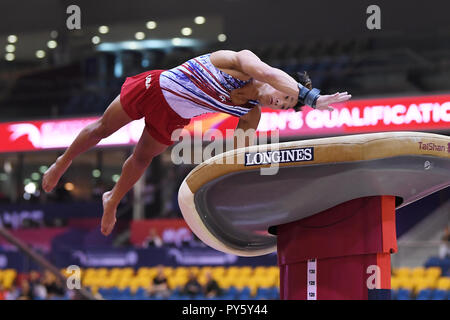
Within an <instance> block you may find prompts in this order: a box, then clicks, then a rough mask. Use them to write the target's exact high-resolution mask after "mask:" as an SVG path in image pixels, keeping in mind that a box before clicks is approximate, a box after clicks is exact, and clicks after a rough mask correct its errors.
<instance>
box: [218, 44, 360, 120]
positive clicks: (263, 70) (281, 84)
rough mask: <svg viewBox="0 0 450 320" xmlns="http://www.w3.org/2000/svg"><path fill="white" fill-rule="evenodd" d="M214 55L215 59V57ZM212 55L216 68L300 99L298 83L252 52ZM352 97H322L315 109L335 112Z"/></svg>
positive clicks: (229, 52) (334, 95) (337, 95)
mask: <svg viewBox="0 0 450 320" xmlns="http://www.w3.org/2000/svg"><path fill="white" fill-rule="evenodd" d="M213 55H214V57H213ZM213 55H211V58H214V60H215V64H217V65H216V66H217V67H219V68H223V69H229V70H235V71H237V72H240V73H242V74H244V75H248V76H249V77H251V78H253V79H255V80H258V81H261V82H265V83H268V84H269V85H271V86H272V87H273V88H275V89H277V90H279V91H281V92H284V93H286V94H287V95H288V96H290V97H294V98H295V99H298V97H299V91H300V90H299V86H298V82H297V81H296V80H295V79H294V78H292V77H291V76H290V75H288V74H287V73H286V72H284V71H283V70H280V69H277V68H274V67H271V66H269V65H268V64H267V63H265V62H263V61H261V59H260V58H259V57H258V56H257V55H255V54H254V53H253V52H251V51H250V50H242V51H238V52H235V51H226V50H221V51H216V52H214V53H213ZM351 97H352V96H351V95H350V94H348V92H336V93H335V94H332V95H320V96H319V97H318V99H317V101H315V108H316V109H319V110H330V111H331V110H333V109H332V108H331V107H330V105H331V104H334V103H340V102H344V101H347V100H349V99H350V98H351Z"/></svg>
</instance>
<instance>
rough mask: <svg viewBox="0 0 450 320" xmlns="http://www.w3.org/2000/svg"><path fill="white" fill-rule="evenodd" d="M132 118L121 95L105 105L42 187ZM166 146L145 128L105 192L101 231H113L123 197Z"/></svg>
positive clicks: (49, 185)
mask: <svg viewBox="0 0 450 320" xmlns="http://www.w3.org/2000/svg"><path fill="white" fill-rule="evenodd" d="M131 121H132V119H131V118H130V117H129V116H128V115H127V114H126V113H125V111H124V110H123V108H122V105H121V104H120V98H119V97H117V98H116V99H115V100H114V101H113V102H112V103H111V105H110V106H109V107H108V108H107V109H106V111H105V113H104V114H103V116H102V118H101V119H99V120H98V121H96V122H94V123H92V124H90V125H88V126H86V127H85V128H84V129H83V130H81V132H80V133H79V134H78V136H77V137H76V138H75V140H74V141H73V142H72V144H71V145H70V146H69V148H68V149H67V150H66V151H65V152H64V154H63V155H61V156H60V157H58V159H57V160H56V162H55V163H54V164H52V165H51V166H50V168H49V169H48V170H47V171H46V172H45V173H44V177H43V180H42V188H43V189H44V190H45V191H46V192H50V191H51V190H53V188H54V187H55V186H56V184H57V183H58V181H59V179H60V178H61V176H62V175H63V174H64V172H66V170H67V169H68V168H69V166H70V164H71V163H72V160H73V159H74V158H75V157H76V156H78V155H79V154H81V153H83V152H85V151H87V150H89V149H90V148H92V147H94V146H95V145H97V143H99V142H100V140H102V139H103V138H106V137H108V136H109V135H111V134H112V133H114V132H115V131H117V130H119V129H120V128H121V127H123V126H124V125H126V124H127V123H129V122H131ZM166 148H167V145H165V144H161V143H159V142H158V141H156V140H155V139H153V137H151V136H150V135H149V134H148V132H147V130H146V129H145V128H144V132H143V133H142V136H141V138H140V140H139V142H138V144H137V146H136V148H135V150H134V152H133V154H132V155H131V156H130V157H129V158H128V159H127V160H126V161H125V163H124V164H123V167H122V174H121V175H120V178H119V180H118V181H117V183H116V184H115V186H114V188H113V189H112V190H111V191H108V192H105V193H104V194H103V198H102V199H103V217H102V223H101V231H102V233H103V234H104V235H108V234H110V233H111V231H112V229H113V228H114V225H115V223H116V211H117V206H118V205H119V203H120V200H121V199H122V198H123V197H124V196H125V194H126V193H127V192H128V191H129V190H130V189H131V188H132V186H133V185H134V184H135V183H136V181H137V180H139V178H140V177H141V176H142V174H143V173H144V172H145V169H146V168H147V166H148V165H149V164H150V163H151V161H152V159H153V157H155V156H157V155H158V154H160V153H161V152H163V151H164V150H165V149H166Z"/></svg>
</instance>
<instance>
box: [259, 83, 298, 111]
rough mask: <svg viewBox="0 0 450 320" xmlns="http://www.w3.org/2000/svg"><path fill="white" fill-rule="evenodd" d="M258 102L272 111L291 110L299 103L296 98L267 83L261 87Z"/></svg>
mask: <svg viewBox="0 0 450 320" xmlns="http://www.w3.org/2000/svg"><path fill="white" fill-rule="evenodd" d="M258 100H259V102H260V103H261V105H262V106H265V107H269V108H272V109H289V108H293V107H294V106H295V105H296V103H297V98H296V97H292V96H288V95H287V94H285V93H284V92H281V91H279V90H277V89H275V88H274V87H272V86H271V85H269V84H267V83H265V84H263V85H261V87H260V90H259V99H258Z"/></svg>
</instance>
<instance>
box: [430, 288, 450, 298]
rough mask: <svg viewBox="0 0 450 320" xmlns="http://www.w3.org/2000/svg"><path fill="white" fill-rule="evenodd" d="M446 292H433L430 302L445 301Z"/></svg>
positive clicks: (437, 290)
mask: <svg viewBox="0 0 450 320" xmlns="http://www.w3.org/2000/svg"><path fill="white" fill-rule="evenodd" d="M447 294H448V292H447V290H439V289H436V290H434V292H433V294H432V295H431V300H445V299H447Z"/></svg>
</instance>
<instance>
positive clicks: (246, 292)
mask: <svg viewBox="0 0 450 320" xmlns="http://www.w3.org/2000/svg"><path fill="white" fill-rule="evenodd" d="M236 298H237V299H239V300H250V298H251V291H250V288H249V287H244V288H243V289H242V290H241V292H240V293H239V295H238V296H237V297H236Z"/></svg>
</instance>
